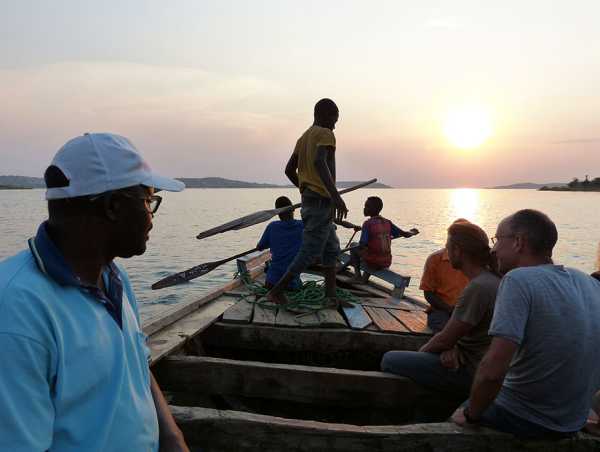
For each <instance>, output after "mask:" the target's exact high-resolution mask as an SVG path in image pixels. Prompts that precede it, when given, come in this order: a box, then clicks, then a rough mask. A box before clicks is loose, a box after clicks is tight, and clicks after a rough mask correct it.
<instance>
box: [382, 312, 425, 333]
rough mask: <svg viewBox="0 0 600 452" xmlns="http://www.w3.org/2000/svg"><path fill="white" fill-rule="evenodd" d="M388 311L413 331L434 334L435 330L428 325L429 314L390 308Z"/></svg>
mask: <svg viewBox="0 0 600 452" xmlns="http://www.w3.org/2000/svg"><path fill="white" fill-rule="evenodd" d="M388 312H389V313H390V314H391V315H393V316H394V317H395V318H396V319H398V320H400V322H402V324H403V325H404V326H406V327H407V328H408V329H409V330H410V331H411V332H412V333H417V334H432V333H433V332H432V331H431V330H430V329H429V327H428V326H427V314H425V312H419V311H401V310H399V309H389V310H388Z"/></svg>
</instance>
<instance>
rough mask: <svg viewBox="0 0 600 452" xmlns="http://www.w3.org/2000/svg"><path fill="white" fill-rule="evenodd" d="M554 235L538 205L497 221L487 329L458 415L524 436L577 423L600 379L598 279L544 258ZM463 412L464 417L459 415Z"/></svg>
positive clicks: (568, 430) (569, 430) (568, 429)
mask: <svg viewBox="0 0 600 452" xmlns="http://www.w3.org/2000/svg"><path fill="white" fill-rule="evenodd" d="M557 238H558V235H557V232H556V227H555V226H554V223H552V221H551V220H550V219H549V218H548V217H547V216H546V215H544V214H542V213H541V212H537V211H533V210H523V211H519V212H517V213H516V214H514V215H512V216H511V217H508V218H507V219H505V220H504V221H502V223H500V225H499V226H498V230H497V233H496V237H495V238H494V239H495V240H494V239H493V240H494V241H495V246H494V248H493V252H494V253H495V254H496V256H497V259H498V265H499V269H500V270H501V271H503V272H507V271H508V273H507V274H506V275H505V276H504V278H503V280H502V283H501V284H500V288H499V290H498V296H497V298H496V305H495V310H494V317H493V319H492V324H491V327H490V330H489V334H490V336H492V337H493V340H492V344H491V346H490V349H489V351H488V352H487V353H486V355H485V357H484V358H483V360H482V362H481V364H480V366H479V368H478V370H477V374H476V377H475V380H474V383H473V388H472V390H471V397H470V400H469V403H468V406H467V408H465V409H464V411H462V412H461V410H459V411H457V413H455V416H454V419H455V420H456V421H457V422H458V423H461V422H463V421H464V420H465V419H466V421H467V422H473V423H476V422H480V423H482V424H484V425H488V426H490V427H493V428H496V429H498V430H502V431H505V432H508V433H513V434H515V435H517V436H520V437H524V438H541V437H550V438H561V437H564V436H569V435H571V434H573V433H574V432H577V431H578V430H580V429H581V428H582V427H583V426H584V424H585V421H586V419H587V415H588V411H589V409H590V405H591V401H592V396H593V394H594V393H595V391H596V390H597V389H598V388H599V387H600V347H599V346H598V342H597V341H598V338H599V337H600V282H599V281H597V280H595V279H593V278H591V277H590V276H588V275H586V274H584V273H582V272H580V271H578V270H575V269H570V268H565V267H563V266H561V265H554V264H553V263H552V260H551V255H552V248H553V247H554V245H555V243H556V241H557ZM463 415H464V418H463V417H462V416H463Z"/></svg>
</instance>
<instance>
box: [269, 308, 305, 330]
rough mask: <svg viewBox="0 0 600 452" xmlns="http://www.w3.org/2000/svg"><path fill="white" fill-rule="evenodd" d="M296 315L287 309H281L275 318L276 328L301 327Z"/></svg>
mask: <svg viewBox="0 0 600 452" xmlns="http://www.w3.org/2000/svg"><path fill="white" fill-rule="evenodd" d="M296 315H297V314H296V313H294V312H291V311H288V310H287V309H282V308H279V309H278V310H277V315H276V316H275V326H279V327H300V326H301V325H300V324H299V323H298V321H297V320H296Z"/></svg>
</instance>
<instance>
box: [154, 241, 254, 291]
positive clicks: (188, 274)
mask: <svg viewBox="0 0 600 452" xmlns="http://www.w3.org/2000/svg"><path fill="white" fill-rule="evenodd" d="M253 251H257V248H252V249H251V250H248V251H244V252H243V253H240V254H236V255H235V256H231V257H228V258H226V259H221V260H220V261H215V262H206V263H204V264H200V265H196V266H195V267H192V268H188V269H187V270H184V271H182V272H179V273H175V274H173V275H170V276H167V277H166V278H163V279H161V280H160V281H157V282H155V283H154V284H152V290H157V289H164V288H165V287H171V286H176V285H177V284H182V283H185V282H188V281H191V280H192V279H195V278H198V277H199V276H202V275H206V274H207V273H208V272H210V271H213V270H214V269H215V268H217V267H219V266H220V265H223V264H224V263H226V262H229V261H232V260H234V259H237V258H238V257H242V256H245V255H246V254H250V253H252V252H253Z"/></svg>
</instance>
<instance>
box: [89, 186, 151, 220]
mask: <svg viewBox="0 0 600 452" xmlns="http://www.w3.org/2000/svg"><path fill="white" fill-rule="evenodd" d="M108 195H120V196H125V197H126V198H131V199H142V200H143V201H144V208H145V210H146V211H147V212H148V213H149V214H152V215H154V214H155V213H156V211H157V210H158V207H159V206H160V203H161V202H162V197H161V196H158V195H151V196H143V195H135V194H133V193H128V192H126V191H115V192H107V193H102V194H101V195H96V196H92V197H90V198H89V199H90V201H96V200H98V199H100V198H105V197H106V196H108ZM105 199H106V198H105Z"/></svg>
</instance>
